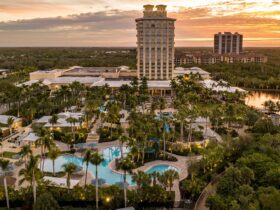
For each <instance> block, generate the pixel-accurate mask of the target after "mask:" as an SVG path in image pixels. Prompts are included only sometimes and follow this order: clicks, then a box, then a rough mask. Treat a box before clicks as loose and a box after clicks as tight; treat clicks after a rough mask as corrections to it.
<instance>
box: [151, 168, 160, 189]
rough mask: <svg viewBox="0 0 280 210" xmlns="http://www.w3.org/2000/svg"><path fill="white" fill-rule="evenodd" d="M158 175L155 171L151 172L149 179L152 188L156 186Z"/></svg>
mask: <svg viewBox="0 0 280 210" xmlns="http://www.w3.org/2000/svg"><path fill="white" fill-rule="evenodd" d="M159 175H160V174H159V173H158V172H156V171H153V172H152V173H151V179H152V182H153V186H155V185H156V184H157V178H158V177H159Z"/></svg>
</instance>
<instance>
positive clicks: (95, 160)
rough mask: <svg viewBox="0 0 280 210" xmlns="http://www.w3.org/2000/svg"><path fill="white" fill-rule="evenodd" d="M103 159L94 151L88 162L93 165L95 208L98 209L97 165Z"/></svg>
mask: <svg viewBox="0 0 280 210" xmlns="http://www.w3.org/2000/svg"><path fill="white" fill-rule="evenodd" d="M103 160H104V158H103V155H101V154H99V153H98V152H94V153H93V154H92V156H91V159H90V162H91V163H92V164H93V165H95V190H96V191H95V192H96V193H95V196H96V208H97V209H98V166H99V165H100V164H101V163H102V161H103Z"/></svg>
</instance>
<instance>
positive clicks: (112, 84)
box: [92, 80, 131, 88]
mask: <svg viewBox="0 0 280 210" xmlns="http://www.w3.org/2000/svg"><path fill="white" fill-rule="evenodd" d="M130 83H131V81H130V80H107V81H105V80H102V81H98V82H96V83H94V84H93V85H92V87H102V86H104V85H105V84H107V85H108V86H109V87H112V88H119V87H121V86H122V85H129V84H130Z"/></svg>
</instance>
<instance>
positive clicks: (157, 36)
mask: <svg viewBox="0 0 280 210" xmlns="http://www.w3.org/2000/svg"><path fill="white" fill-rule="evenodd" d="M143 13H144V16H143V18H138V19H136V28H137V76H138V78H143V77H146V78H147V79H148V80H170V79H172V78H173V77H174V75H173V71H174V30H175V27H174V23H175V21H176V20H175V19H173V18H168V17H167V11H166V6H165V5H157V6H156V10H154V5H145V6H144V12H143Z"/></svg>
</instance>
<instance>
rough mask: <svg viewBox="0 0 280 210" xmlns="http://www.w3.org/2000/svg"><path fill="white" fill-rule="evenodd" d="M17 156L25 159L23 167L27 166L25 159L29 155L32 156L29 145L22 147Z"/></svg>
mask: <svg viewBox="0 0 280 210" xmlns="http://www.w3.org/2000/svg"><path fill="white" fill-rule="evenodd" d="M19 154H20V155H21V158H24V159H25V161H24V162H25V165H26V164H27V159H28V157H29V155H32V150H31V147H30V145H29V144H27V145H23V147H22V148H21V150H20V152H19Z"/></svg>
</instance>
